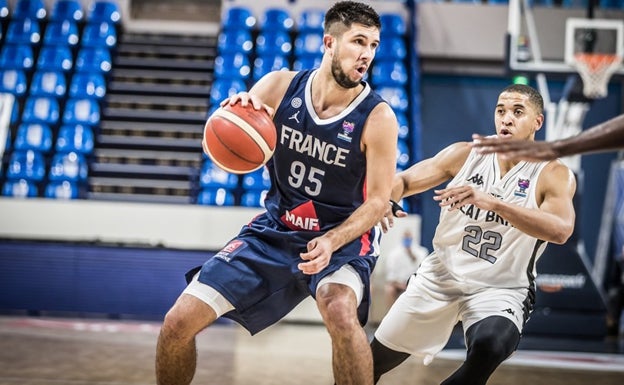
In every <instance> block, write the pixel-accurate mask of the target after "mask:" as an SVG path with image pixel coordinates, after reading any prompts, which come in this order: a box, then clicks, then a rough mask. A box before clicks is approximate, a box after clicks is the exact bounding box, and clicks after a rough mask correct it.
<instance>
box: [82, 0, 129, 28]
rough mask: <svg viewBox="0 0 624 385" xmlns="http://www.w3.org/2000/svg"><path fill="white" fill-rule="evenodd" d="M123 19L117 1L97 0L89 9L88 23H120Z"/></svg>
mask: <svg viewBox="0 0 624 385" xmlns="http://www.w3.org/2000/svg"><path fill="white" fill-rule="evenodd" d="M120 20H121V13H120V12H119V6H118V5H117V3H116V2H115V1H106V0H95V1H93V2H92V3H91V4H89V7H88V9H87V22H88V23H102V22H105V23H111V24H118V23H119V21H120Z"/></svg>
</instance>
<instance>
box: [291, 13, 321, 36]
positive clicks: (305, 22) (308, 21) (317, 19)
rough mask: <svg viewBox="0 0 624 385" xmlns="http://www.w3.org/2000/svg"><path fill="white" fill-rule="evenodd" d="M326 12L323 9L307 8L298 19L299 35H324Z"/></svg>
mask: <svg viewBox="0 0 624 385" xmlns="http://www.w3.org/2000/svg"><path fill="white" fill-rule="evenodd" d="M324 20H325V10H324V9H322V8H306V9H304V10H302V11H301V13H300V14H299V18H298V19H297V30H298V31H299V33H304V32H316V33H321V34H323V22H324Z"/></svg>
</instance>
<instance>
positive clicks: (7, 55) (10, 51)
mask: <svg viewBox="0 0 624 385" xmlns="http://www.w3.org/2000/svg"><path fill="white" fill-rule="evenodd" d="M34 63H35V57H34V56H33V50H32V48H31V47H30V45H27V44H5V45H4V46H3V47H2V51H0V68H2V69H5V70H6V69H17V70H24V71H30V70H31V69H32V68H33V66H34Z"/></svg>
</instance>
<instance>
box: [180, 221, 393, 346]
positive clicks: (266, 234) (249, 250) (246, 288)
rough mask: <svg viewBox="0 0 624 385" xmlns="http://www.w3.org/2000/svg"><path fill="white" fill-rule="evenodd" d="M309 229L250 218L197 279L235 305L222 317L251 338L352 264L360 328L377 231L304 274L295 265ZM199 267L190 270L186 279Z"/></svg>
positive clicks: (314, 234) (367, 299)
mask: <svg viewBox="0 0 624 385" xmlns="http://www.w3.org/2000/svg"><path fill="white" fill-rule="evenodd" d="M319 235H321V233H320V232H313V231H292V230H290V229H288V228H286V227H285V226H283V225H281V224H280V223H275V221H273V220H272V219H271V218H270V217H269V216H268V215H267V214H266V213H264V214H262V215H260V216H258V217H256V218H254V220H253V221H252V222H251V223H250V224H249V225H247V226H244V227H243V228H242V230H241V232H240V233H239V234H238V236H236V237H235V238H234V239H232V240H231V241H230V242H229V243H228V244H227V245H226V246H225V247H224V248H223V249H222V250H221V251H219V252H218V253H217V254H215V255H214V256H213V257H211V258H210V259H209V260H208V261H206V263H204V265H203V266H201V272H200V275H199V278H198V279H199V281H200V282H202V283H205V284H207V285H209V286H211V287H213V288H214V289H215V290H217V291H218V292H219V293H221V294H222V295H223V296H224V297H225V298H226V299H227V300H228V301H230V303H231V304H232V305H233V306H234V308H235V310H232V311H230V312H228V313H226V314H224V315H223V316H224V317H227V318H230V319H232V320H234V321H236V322H238V323H239V324H241V325H242V326H243V327H245V329H247V330H248V331H249V332H250V333H251V334H252V335H253V334H256V333H258V332H260V331H261V330H263V329H265V328H267V327H268V326H271V325H273V324H274V323H276V322H277V321H279V320H280V319H282V318H283V317H284V316H285V315H286V314H288V313H289V312H290V311H291V310H292V309H294V308H295V306H297V305H298V304H299V303H300V302H301V301H303V300H304V299H305V298H306V297H308V296H309V295H312V296H313V297H314V296H315V294H316V287H317V285H318V283H319V281H320V280H321V279H323V277H325V276H327V275H328V274H331V273H333V272H335V271H336V270H338V269H340V268H341V267H342V266H344V265H345V264H349V265H351V266H352V267H353V268H354V269H355V270H356V271H357V272H358V274H359V275H360V278H361V279H362V283H363V284H364V293H363V298H362V301H361V303H360V306H359V307H358V318H359V320H360V323H361V324H362V325H364V324H365V323H366V321H367V319H368V312H369V306H370V275H371V273H372V271H373V268H374V267H375V263H376V261H377V255H378V253H379V240H380V238H381V232H380V231H379V229H378V228H373V229H371V230H370V231H369V232H367V233H365V234H364V235H362V236H361V237H360V238H358V239H356V240H354V241H353V242H351V243H349V244H346V245H345V246H343V247H342V248H340V249H338V250H336V251H335V252H334V254H333V255H332V257H331V259H330V263H329V265H328V266H327V267H325V269H323V271H321V272H320V273H318V274H314V275H305V274H303V273H302V272H301V271H300V270H299V269H298V268H297V265H298V264H299V263H301V262H303V260H302V259H301V258H300V257H299V254H300V253H301V252H305V251H306V245H307V243H308V241H310V240H311V239H313V238H315V237H317V236H319ZM198 269H200V268H199V267H198V268H196V269H193V270H191V271H189V272H188V273H187V275H186V278H187V281H189V282H190V279H191V278H192V277H193V276H194V275H195V273H196V272H197V271H198Z"/></svg>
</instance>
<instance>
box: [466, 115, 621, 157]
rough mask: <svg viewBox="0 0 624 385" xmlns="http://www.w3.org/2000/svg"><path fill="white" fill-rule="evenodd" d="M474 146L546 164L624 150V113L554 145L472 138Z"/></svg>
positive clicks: (493, 138) (477, 136)
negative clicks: (547, 161)
mask: <svg viewBox="0 0 624 385" xmlns="http://www.w3.org/2000/svg"><path fill="white" fill-rule="evenodd" d="M473 139H474V142H473V147H475V148H476V149H477V151H479V152H480V153H484V154H487V153H492V152H497V153H499V154H501V155H503V157H504V158H507V159H516V160H520V159H523V160H528V161H544V160H553V159H556V158H560V157H563V156H568V155H575V154H585V153H594V152H604V151H611V150H617V149H624V114H622V115H619V116H617V117H615V118H613V119H610V120H607V121H606V122H604V123H601V124H598V125H596V126H593V127H591V128H589V129H587V130H585V131H583V132H581V133H579V134H578V135H574V136H571V137H569V138H565V139H559V140H555V141H552V142H530V141H529V142H527V141H524V140H517V139H511V140H508V139H503V138H497V137H488V138H485V137H482V136H480V135H476V134H475V135H473Z"/></svg>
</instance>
